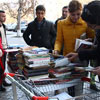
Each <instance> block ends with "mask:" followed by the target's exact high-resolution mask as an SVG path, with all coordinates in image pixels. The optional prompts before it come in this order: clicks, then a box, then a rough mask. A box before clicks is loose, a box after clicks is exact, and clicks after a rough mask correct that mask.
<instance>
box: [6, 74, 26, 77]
mask: <svg viewBox="0 0 100 100" xmlns="http://www.w3.org/2000/svg"><path fill="white" fill-rule="evenodd" d="M4 75H5V76H6V75H9V76H11V77H14V76H15V75H16V76H19V77H24V76H23V75H20V74H15V73H4Z"/></svg>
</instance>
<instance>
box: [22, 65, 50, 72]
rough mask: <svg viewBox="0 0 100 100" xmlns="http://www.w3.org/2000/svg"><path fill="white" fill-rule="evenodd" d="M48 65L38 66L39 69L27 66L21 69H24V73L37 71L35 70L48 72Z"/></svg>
mask: <svg viewBox="0 0 100 100" xmlns="http://www.w3.org/2000/svg"><path fill="white" fill-rule="evenodd" d="M48 70H49V67H47V68H40V69H32V68H29V67H26V66H25V67H24V69H23V71H25V72H26V73H37V72H42V71H47V72H48Z"/></svg>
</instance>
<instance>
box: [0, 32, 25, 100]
mask: <svg viewBox="0 0 100 100" xmlns="http://www.w3.org/2000/svg"><path fill="white" fill-rule="evenodd" d="M16 36H17V33H16V32H7V41H8V45H11V44H19V45H21V44H23V45H25V46H26V43H25V42H24V40H23V38H22V37H16ZM6 72H8V69H7V68H6ZM6 80H7V79H6ZM7 82H10V81H9V80H7ZM17 96H18V100H27V98H26V95H25V94H24V93H23V92H22V91H21V90H20V89H18V88H17ZM0 100H13V92H12V86H10V87H6V92H0Z"/></svg>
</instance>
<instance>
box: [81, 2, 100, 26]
mask: <svg viewBox="0 0 100 100" xmlns="http://www.w3.org/2000/svg"><path fill="white" fill-rule="evenodd" d="M82 18H83V20H85V21H86V22H88V23H90V24H97V25H100V19H99V18H100V1H92V2H90V3H89V4H88V5H85V6H84V9H83V13H82Z"/></svg>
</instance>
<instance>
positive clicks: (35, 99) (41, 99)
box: [32, 96, 48, 100]
mask: <svg viewBox="0 0 100 100" xmlns="http://www.w3.org/2000/svg"><path fill="white" fill-rule="evenodd" d="M32 100H48V97H38V96H33V97H32Z"/></svg>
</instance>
